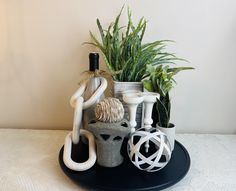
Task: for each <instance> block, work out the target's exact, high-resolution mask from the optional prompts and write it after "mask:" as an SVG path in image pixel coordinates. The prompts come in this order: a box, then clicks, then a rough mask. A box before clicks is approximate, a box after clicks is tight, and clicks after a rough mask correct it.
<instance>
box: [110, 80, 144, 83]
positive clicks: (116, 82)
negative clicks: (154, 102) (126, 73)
mask: <svg viewBox="0 0 236 191" xmlns="http://www.w3.org/2000/svg"><path fill="white" fill-rule="evenodd" d="M113 82H114V83H115V84H124V83H126V84H143V82H120V81H114V80H113Z"/></svg>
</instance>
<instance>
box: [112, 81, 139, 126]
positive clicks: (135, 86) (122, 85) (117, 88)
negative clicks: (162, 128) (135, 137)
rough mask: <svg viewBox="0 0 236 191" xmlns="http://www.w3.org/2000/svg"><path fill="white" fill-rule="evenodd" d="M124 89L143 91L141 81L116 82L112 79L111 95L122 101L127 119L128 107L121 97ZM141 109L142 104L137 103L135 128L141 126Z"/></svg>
mask: <svg viewBox="0 0 236 191" xmlns="http://www.w3.org/2000/svg"><path fill="white" fill-rule="evenodd" d="M126 91H137V92H138V91H139V92H143V83H142V82H116V81H114V85H113V96H114V97H116V98H118V99H119V100H120V101H121V102H122V104H123V105H124V109H125V118H126V119H129V117H128V116H129V112H128V107H127V104H126V103H124V101H123V98H122V97H123V95H122V93H124V92H126ZM142 110H143V105H142V104H139V105H138V108H137V115H136V122H137V126H136V129H139V128H141V126H142Z"/></svg>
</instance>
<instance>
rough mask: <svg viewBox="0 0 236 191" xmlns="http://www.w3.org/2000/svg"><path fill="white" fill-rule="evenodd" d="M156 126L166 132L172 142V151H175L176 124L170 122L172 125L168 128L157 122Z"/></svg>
mask: <svg viewBox="0 0 236 191" xmlns="http://www.w3.org/2000/svg"><path fill="white" fill-rule="evenodd" d="M156 127H157V129H159V130H160V131H162V132H163V133H165V134H166V136H167V138H168V140H169V142H170V146H171V151H173V150H174V147H175V125H174V124H172V123H170V127H168V128H166V127H160V126H159V125H158V124H157V125H156Z"/></svg>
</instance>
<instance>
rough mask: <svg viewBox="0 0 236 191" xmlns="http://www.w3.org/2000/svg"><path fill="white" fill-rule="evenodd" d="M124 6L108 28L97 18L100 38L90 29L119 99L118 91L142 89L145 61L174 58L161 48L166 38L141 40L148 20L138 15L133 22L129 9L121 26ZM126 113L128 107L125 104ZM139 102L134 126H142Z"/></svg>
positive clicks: (164, 60)
mask: <svg viewBox="0 0 236 191" xmlns="http://www.w3.org/2000/svg"><path fill="white" fill-rule="evenodd" d="M122 10H123V8H122V9H121V11H120V13H119V14H118V16H117V17H116V19H115V21H114V22H112V23H111V24H110V25H109V26H108V27H107V28H103V27H102V25H101V23H100V21H99V19H97V26H98V29H99V32H100V39H98V38H96V36H95V35H94V34H93V33H92V32H90V35H91V38H92V42H90V43H88V44H92V45H94V46H96V47H97V48H98V49H100V51H101V52H102V55H103V58H104V61H105V63H106V65H107V68H108V70H109V72H110V74H111V75H112V78H113V80H114V85H113V96H114V97H117V98H119V99H120V100H121V101H123V100H122V99H121V92H123V91H126V90H137V91H143V83H142V80H143V79H144V78H146V77H147V75H146V69H147V66H148V65H152V66H155V65H158V64H163V63H170V62H171V61H172V60H176V59H177V58H176V57H175V55H173V54H170V53H167V52H165V51H164V49H165V43H166V40H159V41H154V42H151V43H143V37H144V34H145V30H146V24H147V21H146V20H145V19H144V18H141V19H140V20H139V22H138V24H137V25H136V26H135V25H134V24H133V22H132V19H131V11H130V10H129V9H128V23H127V25H126V26H125V25H124V24H122V25H121V26H122V27H121V26H120V24H119V21H120V16H121V13H122ZM125 110H126V113H125V116H127V107H126V106H125ZM141 119H142V105H140V106H139V107H138V110H137V117H136V120H137V124H138V125H137V128H139V127H141Z"/></svg>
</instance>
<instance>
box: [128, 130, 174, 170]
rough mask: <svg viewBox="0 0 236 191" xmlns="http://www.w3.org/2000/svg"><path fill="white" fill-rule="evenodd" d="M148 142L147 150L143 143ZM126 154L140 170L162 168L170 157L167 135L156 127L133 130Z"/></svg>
mask: <svg viewBox="0 0 236 191" xmlns="http://www.w3.org/2000/svg"><path fill="white" fill-rule="evenodd" d="M147 141H148V142H149V145H150V147H149V151H148V152H147V153H146V151H145V143H146V142H147ZM128 155H129V158H130V160H131V162H132V163H133V164H134V165H135V166H136V167H137V168H139V169H140V170H144V171H148V172H154V171H158V170H160V169H162V168H164V167H165V166H166V165H167V163H168V162H169V161H170V158H171V148H170V143H169V141H168V139H167V136H166V135H165V134H164V133H163V132H161V131H160V130H158V129H156V128H151V129H150V130H148V131H145V129H144V128H141V129H139V130H137V131H135V132H134V133H133V134H132V135H131V137H130V139H129V141H128Z"/></svg>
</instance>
